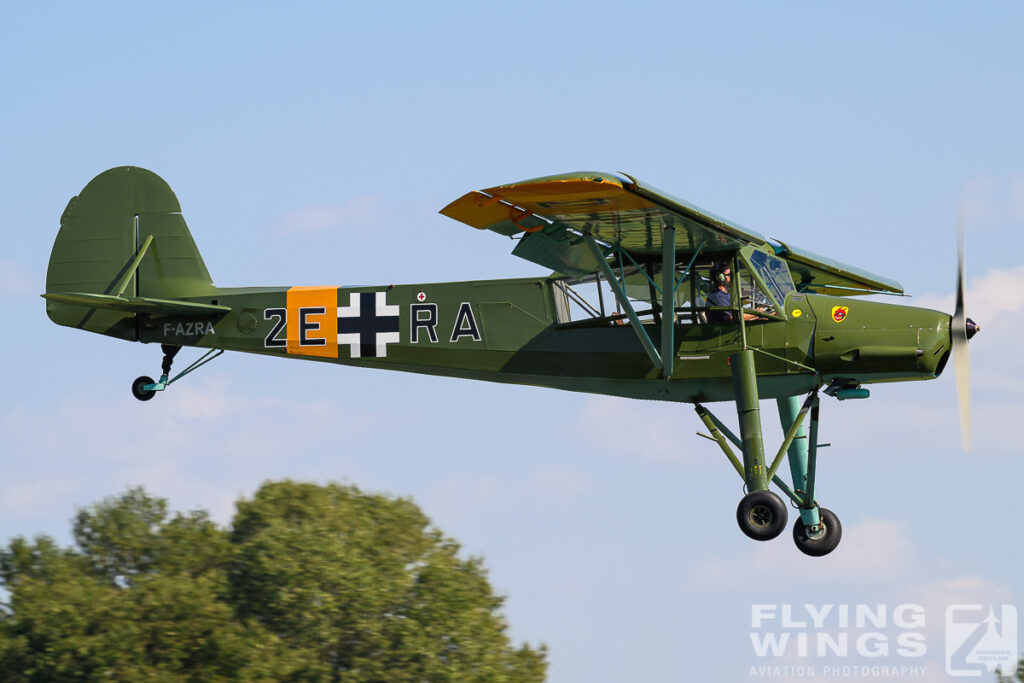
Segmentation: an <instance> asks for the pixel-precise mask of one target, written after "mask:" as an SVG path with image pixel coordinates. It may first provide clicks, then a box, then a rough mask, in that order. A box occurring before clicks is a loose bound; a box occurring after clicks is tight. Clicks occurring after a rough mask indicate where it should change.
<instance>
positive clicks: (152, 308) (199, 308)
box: [41, 292, 231, 316]
mask: <svg viewBox="0 0 1024 683" xmlns="http://www.w3.org/2000/svg"><path fill="white" fill-rule="evenodd" d="M41 296H42V297H43V298H44V299H48V300H49V301H56V302H58V303H62V304H71V305H73V306H88V307H89V308H101V309H105V310H109V311H123V312H127V313H147V314H149V315H189V314H192V315H216V316H222V315H224V314H225V313H227V312H228V311H230V310H231V307H230V306H218V305H215V304H199V303H193V302H191V301H173V300H170V299H152V298H149V297H139V296H133V297H123V296H111V295H109V294H90V293H86V292H60V293H53V294H42V295H41Z"/></svg>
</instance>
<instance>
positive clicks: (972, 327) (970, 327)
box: [964, 318, 981, 340]
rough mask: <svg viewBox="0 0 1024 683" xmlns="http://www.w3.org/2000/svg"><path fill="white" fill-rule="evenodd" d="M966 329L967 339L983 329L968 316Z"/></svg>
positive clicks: (965, 324)
mask: <svg viewBox="0 0 1024 683" xmlns="http://www.w3.org/2000/svg"><path fill="white" fill-rule="evenodd" d="M964 331H965V332H966V334H967V339H968V340H969V339H971V338H972V337H974V335H976V334H978V332H980V331H981V325H979V324H977V323H976V322H974V321H973V320H971V319H970V318H968V319H967V321H966V322H965V323H964Z"/></svg>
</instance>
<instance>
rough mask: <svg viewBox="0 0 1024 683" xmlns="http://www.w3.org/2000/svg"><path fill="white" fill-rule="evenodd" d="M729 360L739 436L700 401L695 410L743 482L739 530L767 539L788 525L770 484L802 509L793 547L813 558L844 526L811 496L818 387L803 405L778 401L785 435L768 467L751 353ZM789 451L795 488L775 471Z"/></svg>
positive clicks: (830, 548) (839, 535)
mask: <svg viewBox="0 0 1024 683" xmlns="http://www.w3.org/2000/svg"><path fill="white" fill-rule="evenodd" d="M730 363H731V367H732V373H733V384H734V386H735V388H736V411H737V413H738V415H739V423H740V435H741V438H737V437H736V435H735V434H733V433H732V431H730V430H729V428H728V427H726V426H725V425H724V424H723V423H722V421H721V420H719V419H718V418H717V417H716V416H715V415H714V414H713V413H712V412H711V411H710V410H708V409H707V408H705V407H704V406H703V405H701V404H699V403H698V404H696V405H695V406H694V408H695V410H696V411H697V415H698V416H699V417H700V419H701V420H702V421H703V422H704V425H705V426H706V427H707V428H708V431H710V432H711V436H707V435H704V434H701V436H705V437H706V438H709V439H711V440H712V441H715V442H716V443H718V445H719V447H720V448H721V449H722V451H723V452H724V453H725V455H726V457H727V458H729V461H730V462H731V463H732V466H733V467H734V468H735V469H736V472H737V473H738V474H739V475H740V477H742V478H743V480H744V488H745V489H746V490H747V491H748V493H747V494H746V495H745V496H743V498H742V499H741V500H740V503H739V506H738V507H737V508H736V522H737V523H738V524H739V527H740V530H741V531H742V532H743V533H744V534H746V535H747V536H749V537H750V538H753V539H754V540H757V541H769V540H771V539H773V538H776V537H778V536H779V534H781V533H782V532H783V530H784V529H785V528H786V524H787V523H788V521H789V515H788V512H787V509H786V504H785V503H784V502H783V500H782V498H781V497H780V496H779V495H778V494H776V493H775V492H773V491H771V490H769V488H768V486H769V482H771V483H774V484H775V485H776V486H778V488H779V489H780V490H781V491H782V492H783V493H784V494H786V496H787V497H788V498H789V499H790V501H792V503H793V505H794V506H795V507H796V508H797V510H798V511H799V513H800V516H799V518H798V519H797V520H796V522H795V523H794V525H793V541H794V542H795V543H796V547H797V548H798V549H799V550H800V551H801V552H802V553H804V554H805V555H810V556H812V557H821V556H822V555H827V554H829V553H830V552H832V551H833V550H835V549H836V546H838V545H839V541H840V540H841V539H842V537H843V527H842V524H840V523H839V518H838V517H836V515H835V513H833V512H832V511H831V510H827V509H825V508H823V507H820V506H819V505H818V502H817V500H816V499H815V496H814V493H815V491H814V486H815V474H816V466H817V455H818V390H817V389H815V390H814V391H812V392H811V393H810V394H809V395H808V396H807V398H806V399H805V400H804V401H803V404H802V405H801V403H800V400H799V398H797V397H795V396H794V397H788V398H780V399H778V407H779V419H780V421H781V422H782V428H783V429H784V430H785V431H786V436H785V438H784V439H783V441H782V445H781V446H780V447H779V450H778V452H777V453H776V454H775V458H774V459H773V460H772V462H771V464H770V465H768V466H767V467H766V463H765V457H764V440H763V438H762V435H761V415H760V408H759V404H758V395H757V381H756V374H755V371H754V359H753V352H752V351H749V350H748V351H741V352H739V353H737V354H735V355H734V356H732V357H731V358H730ZM808 413H810V414H811V425H810V434H809V435H808V434H805V433H804V426H803V423H804V419H805V418H806V417H807V414H808ZM730 442H731V443H732V444H733V445H734V446H736V447H737V448H739V449H740V452H741V453H742V455H743V461H742V463H741V462H740V460H739V458H737V457H736V454H735V453H734V452H733V450H732V448H730V446H729V443H730ZM787 455H788V460H789V468H790V473H791V474H792V476H793V488H790V487H789V486H788V485H787V484H786V483H785V482H784V481H783V480H782V479H781V478H780V477H779V476H778V475H777V474H776V471H777V470H778V468H779V466H780V465H781V464H782V459H783V457H784V456H787Z"/></svg>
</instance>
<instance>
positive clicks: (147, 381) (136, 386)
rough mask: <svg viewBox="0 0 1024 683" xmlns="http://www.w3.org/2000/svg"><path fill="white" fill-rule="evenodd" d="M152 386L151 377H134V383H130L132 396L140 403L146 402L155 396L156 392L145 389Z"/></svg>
mask: <svg viewBox="0 0 1024 683" xmlns="http://www.w3.org/2000/svg"><path fill="white" fill-rule="evenodd" d="M151 384H153V378H152V377H146V376H145V375H143V376H141V377H136V378H135V381H134V382H132V396H134V397H135V398H137V399H139V400H140V401H148V400H149V399H151V398H153V397H154V396H156V392H155V391H153V390H152V389H146V387H147V386H149V385H151Z"/></svg>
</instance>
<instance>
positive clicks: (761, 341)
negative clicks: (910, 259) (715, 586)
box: [42, 166, 979, 557]
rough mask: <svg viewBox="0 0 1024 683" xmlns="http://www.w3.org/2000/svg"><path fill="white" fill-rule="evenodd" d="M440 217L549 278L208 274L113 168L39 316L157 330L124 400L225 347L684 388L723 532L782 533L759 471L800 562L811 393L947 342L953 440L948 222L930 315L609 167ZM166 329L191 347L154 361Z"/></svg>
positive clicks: (681, 396)
mask: <svg viewBox="0 0 1024 683" xmlns="http://www.w3.org/2000/svg"><path fill="white" fill-rule="evenodd" d="M441 213H442V214H444V215H445V216H448V217H451V218H453V219H455V220H458V221H460V222H462V223H465V224H467V225H469V226H471V227H473V228H476V229H480V230H490V231H492V232H495V233H497V234H499V235H502V236H504V237H507V238H512V240H513V241H514V244H515V247H514V248H513V250H512V253H513V254H514V255H515V256H518V257H520V258H523V259H526V260H527V261H530V262H532V263H534V264H536V265H539V266H542V267H544V268H545V269H546V270H550V271H551V273H550V274H549V275H545V276H540V277H526V278H517V279H502V280H480V281H470V282H439V283H425V284H406V285H385V286H376V287H343V286H334V285H331V286H293V287H241V288H235V287H232V288H224V287H217V286H215V285H214V284H213V281H212V279H211V278H210V274H209V272H208V271H207V269H206V265H205V264H204V263H203V259H202V257H201V256H200V254H199V250H198V249H197V247H196V244H195V242H194V241H193V239H192V235H191V233H190V232H189V230H188V227H187V226H186V224H185V220H184V218H183V217H182V213H181V206H180V204H179V203H178V199H177V197H176V196H175V195H174V192H173V191H172V190H171V188H170V186H169V185H168V184H167V183H166V182H165V181H164V180H163V179H161V178H160V177H159V176H157V175H156V174H154V173H153V172H151V171H148V170H145V169H142V168H138V167H131V166H123V167H118V168H113V169H110V170H108V171H105V172H103V173H101V174H99V175H98V176H96V177H95V178H94V179H93V180H92V181H90V182H89V183H88V184H87V185H86V186H85V188H84V189H83V190H82V191H81V192H80V193H79V194H78V195H77V196H75V197H73V198H72V199H71V200H70V201H69V202H68V205H67V208H66V209H65V210H64V213H63V215H62V216H61V221H60V230H59V232H58V234H57V237H56V240H55V242H54V246H53V251H52V253H51V256H50V261H49V267H48V271H47V275H46V293H45V294H43V295H42V296H43V297H44V298H45V299H46V313H47V315H48V316H49V318H50V319H51V320H52V321H53V322H55V323H57V324H58V325H65V326H68V327H74V328H78V329H82V330H86V331H88V332H95V333H98V334H104V335H107V336H110V337H115V338H118V339H124V340H128V341H136V342H142V343H158V344H160V345H161V348H162V351H163V359H162V365H161V374H160V377H159V379H158V380H157V381H154V380H153V379H152V378H150V377H148V376H142V377H139V378H137V379H136V380H135V381H134V382H133V384H132V393H133V395H134V396H135V398H137V399H139V400H142V401H148V400H150V399H152V398H153V397H154V396H155V395H156V394H157V392H160V391H164V390H166V389H168V388H170V387H171V386H172V385H173V384H174V383H175V382H177V381H178V380H180V379H182V378H183V377H184V376H186V375H188V374H190V373H192V372H194V371H195V370H197V369H198V368H200V367H202V366H203V365H205V364H207V363H209V362H210V361H212V360H213V359H214V358H216V357H217V356H219V355H220V354H222V353H223V352H224V351H226V350H230V351H243V352H248V353H258V354H265V355H273V356H282V357H287V358H298V359H303V360H312V361H320V362H328V363H338V364H341V365H351V366H358V367H366V368H381V369H389V370H399V371H404V372H416V373H424V374H429V375H440V376H447V377H460V378H469V379H477V380H487V381H492V382H505V383H511V384H525V385H532V386H540V387H549V388H555V389H563V390H568V391H577V392H587V393H595V394H606V395H611V396H621V397H628V398H634V399H648V400H656V401H675V402H679V403H689V404H692V405H693V407H694V410H695V411H696V413H697V415H698V416H699V418H700V420H701V422H702V423H703V424H704V425H705V427H706V428H707V431H708V434H700V433H698V434H699V435H700V436H704V437H705V438H708V439H710V440H712V441H714V442H715V443H716V444H717V445H718V446H719V448H720V449H721V450H722V451H723V453H724V454H725V456H726V458H727V459H728V461H729V462H730V463H731V465H732V467H733V468H734V469H735V470H736V472H737V473H738V475H739V476H740V478H741V480H742V481H743V491H744V495H743V496H742V498H741V499H740V502H739V504H738V506H737V511H736V518H737V523H738V525H739V527H740V529H741V531H742V532H743V533H744V534H746V535H747V536H749V537H750V538H752V539H755V540H759V541H767V540H770V539H773V538H775V537H777V536H778V535H779V534H781V533H782V531H783V530H784V529H785V527H786V526H787V524H788V512H787V507H786V505H785V503H784V502H783V499H782V497H780V495H779V494H778V493H776V492H775V491H773V490H771V488H770V487H771V485H772V484H774V485H775V486H776V487H777V489H778V490H779V491H781V493H782V494H783V495H785V496H786V498H788V500H789V501H790V502H791V504H792V505H793V506H794V507H795V508H796V509H797V511H798V513H799V517H798V518H797V519H796V521H795V523H794V525H793V539H794V542H795V544H796V546H797V548H798V549H799V550H800V551H801V552H803V553H805V554H807V555H810V556H815V557H819V556H823V555H827V554H828V553H830V552H832V551H833V550H834V549H835V548H836V547H837V545H838V544H839V541H840V539H841V538H842V525H841V523H840V521H839V518H838V517H837V516H836V515H835V513H833V512H832V511H831V510H829V509H827V508H824V507H821V506H820V505H819V504H818V501H817V498H816V496H815V493H816V475H817V454H818V449H819V448H820V447H822V446H823V444H819V443H818V423H819V404H820V399H821V396H822V395H825V396H828V397H832V398H835V399H838V400H840V401H844V400H849V399H864V398H867V397H868V396H869V389H868V388H866V387H867V386H868V385H871V384H875V383H881V382H901V381H911V380H927V379H934V378H936V377H938V376H939V375H940V374H941V373H942V371H943V368H944V367H945V365H946V362H947V360H948V359H949V357H950V355H951V354H952V355H954V356H955V357H956V364H957V368H958V370H957V376H958V380H960V381H961V384H962V388H961V391H960V396H961V399H960V407H961V419H962V421H963V424H964V429H963V434H964V440H965V441H964V444H965V450H966V449H967V448H968V444H969V431H968V428H967V425H968V424H969V423H968V422H967V418H968V409H969V404H968V402H967V396H968V394H967V390H966V375H967V372H968V370H967V368H968V359H967V341H968V340H969V339H970V338H972V337H973V336H974V335H975V333H976V332H977V331H978V329H979V327H978V326H977V325H976V324H975V323H974V321H972V320H971V319H970V318H967V317H966V316H965V313H964V293H963V289H964V284H963V281H964V271H963V247H962V245H963V237H962V231H961V233H960V234H961V236H960V251H959V272H958V275H957V299H956V309H955V312H954V313H953V315H949V314H947V313H942V312H939V311H933V310H927V309H922V308H912V307H908V306H902V305H896V304H887V303H881V302H878V301H864V300H862V299H857V298H856V297H858V296H862V295H871V294H891V295H897V296H899V295H903V294H904V292H903V287H902V285H900V284H899V283H898V282H896V281H895V280H891V279H888V278H885V277H882V276H879V275H874V274H872V273H869V272H867V271H864V270H861V269H858V268H854V267H852V266H848V265H845V264H843V263H840V262H837V261H834V260H832V259H828V258H825V257H822V256H818V255H816V254H814V253H812V252H810V251H806V250H804V249H801V248H799V247H797V246H795V245H793V244H790V243H788V242H781V241H776V240H770V239H767V238H765V237H763V236H762V235H760V234H759V233H757V232H755V231H753V230H750V229H748V228H745V227H743V226H741V225H739V224H737V223H734V222H731V221H728V220H726V219H724V218H721V217H719V216H716V215H715V214H713V213H710V212H708V211H705V210H704V209H701V208H699V207H697V206H694V205H693V204H690V203H688V202H685V201H683V200H680V199H677V198H675V197H673V196H672V195H670V194H668V193H666V192H663V191H661V190H658V189H656V188H654V187H652V186H651V185H649V184H647V183H643V182H641V181H639V180H637V179H636V178H633V177H632V176H629V175H626V174H622V173H617V174H616V173H594V172H581V173H569V174H563V175H554V176H547V177H542V178H535V179H532V180H526V181H522V182H516V183H511V184H506V185H500V186H497V187H492V188H489V189H485V190H476V191H471V192H469V193H467V194H465V195H463V196H461V197H459V198H458V199H456V200H455V201H453V202H452V203H451V204H449V205H448V206H446V207H445V208H443V209H442V210H441ZM185 346H189V347H197V348H200V349H206V351H205V353H204V354H203V355H202V356H201V357H199V358H198V359H197V360H196V361H195V362H193V363H192V364H190V365H189V366H188V367H187V368H185V370H183V371H181V372H179V373H178V374H176V375H174V376H172V375H171V368H172V363H173V360H174V357H175V355H176V354H177V353H178V351H179V350H180V349H181V348H182V347H185ZM763 399H775V401H776V404H777V408H778V414H779V420H780V422H781V425H782V430H783V432H784V434H785V436H784V438H783V441H782V443H781V444H780V445H779V447H778V449H777V450H776V451H775V453H774V455H773V456H772V457H771V458H770V459H769V458H768V457H767V455H768V454H769V452H766V451H765V446H764V438H763V436H762V423H761V414H760V403H759V402H760V401H761V400H763ZM723 401H732V402H734V403H735V407H736V413H737V418H738V424H739V435H738V436H737V435H736V434H735V433H734V432H733V431H732V430H731V429H729V428H728V427H727V426H726V424H725V423H724V422H723V421H722V420H721V419H720V418H719V417H718V416H717V415H715V414H714V413H713V412H712V411H711V410H710V409H709V408H708V407H707V404H710V403H715V402H723ZM808 415H810V424H809V428H808V427H807V426H805V422H806V421H807V416H808ZM733 448H735V449H737V450H738V451H739V455H738V456H737V454H736V452H735V451H734V450H733ZM783 459H786V460H787V461H788V466H789V471H790V475H791V483H789V484H787V483H786V482H785V481H784V480H783V478H782V477H781V476H780V473H779V469H780V466H781V464H782V461H783Z"/></svg>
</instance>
